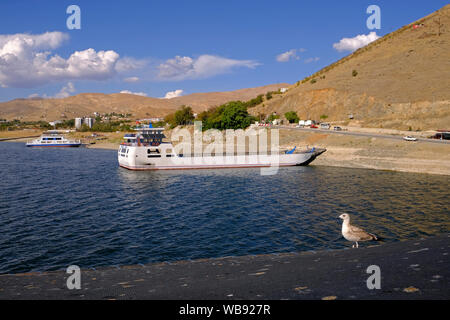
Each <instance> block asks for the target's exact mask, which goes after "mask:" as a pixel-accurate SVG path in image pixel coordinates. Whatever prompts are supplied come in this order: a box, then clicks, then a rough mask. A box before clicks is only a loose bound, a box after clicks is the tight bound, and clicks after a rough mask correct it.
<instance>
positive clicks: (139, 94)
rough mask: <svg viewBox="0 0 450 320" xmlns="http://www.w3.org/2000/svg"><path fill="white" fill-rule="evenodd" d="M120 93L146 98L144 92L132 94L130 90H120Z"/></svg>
mask: <svg viewBox="0 0 450 320" xmlns="http://www.w3.org/2000/svg"><path fill="white" fill-rule="evenodd" d="M120 93H125V94H134V95H136V96H143V97H146V96H147V94H146V93H145V92H132V91H130V90H122V91H120Z"/></svg>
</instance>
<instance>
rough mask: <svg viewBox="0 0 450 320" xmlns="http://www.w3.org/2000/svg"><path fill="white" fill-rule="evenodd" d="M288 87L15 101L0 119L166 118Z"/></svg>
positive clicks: (0, 108) (3, 107)
mask: <svg viewBox="0 0 450 320" xmlns="http://www.w3.org/2000/svg"><path fill="white" fill-rule="evenodd" d="M288 86H289V84H283V83H282V84H272V85H267V86H263V87H256V88H248V89H240V90H236V91H226V92H208V93H194V94H190V95H186V96H182V97H178V98H173V99H158V98H150V97H143V96H138V95H133V94H123V93H114V94H102V93H82V94H78V95H76V96H71V97H68V98H64V99H15V100H12V101H8V102H4V103H0V118H6V119H9V120H12V119H21V120H46V121H52V120H57V119H61V118H64V117H66V118H68V119H71V118H75V117H80V116H88V115H92V113H93V112H99V113H111V112H116V113H131V114H133V117H136V118H141V117H160V116H165V115H167V114H169V113H171V112H173V111H174V110H176V109H177V108H179V107H180V106H181V105H189V106H191V107H192V108H193V109H194V111H197V112H198V111H203V110H205V109H207V108H209V107H212V106H216V105H220V104H223V103H225V102H228V101H231V100H243V101H245V100H250V99H253V98H254V97H256V96H257V95H259V94H265V93H266V92H268V91H274V90H278V89H279V88H282V87H288Z"/></svg>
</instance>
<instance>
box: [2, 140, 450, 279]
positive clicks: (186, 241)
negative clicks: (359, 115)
mask: <svg viewBox="0 0 450 320" xmlns="http://www.w3.org/2000/svg"><path fill="white" fill-rule="evenodd" d="M0 177H1V179H0V273H18V272H28V271H44V270H57V269H63V268H66V267H67V266H69V265H71V264H76V265H79V266H80V267H83V268H86V267H97V266H111V265H128V264H137V263H149V262H156V261H173V260H183V259H197V258H209V257H221V256H230V255H248V254H263V253H275V252H291V251H305V250H320V249H337V248H343V247H348V246H349V245H350V243H348V242H346V241H345V240H344V239H343V238H342V237H341V236H340V227H341V225H340V220H339V219H338V218H337V217H338V215H339V214H340V213H342V212H348V213H350V214H352V215H353V220H354V223H355V224H357V225H360V226H363V227H365V228H366V229H368V230H369V231H371V232H374V233H376V234H378V235H380V236H382V237H383V238H385V239H386V242H395V241H400V240H405V239H409V238H415V237H419V236H424V235H433V234H435V233H442V232H448V231H449V229H450V228H449V227H450V217H449V214H448V212H449V207H450V200H449V199H450V192H449V179H448V177H446V176H434V175H425V174H409V173H395V172H384V171H373V170H359V169H344V168H331V167H314V166H310V167H294V168H283V169H280V171H279V173H278V174H277V175H275V176H261V175H260V170H259V169H239V170H231V169H225V170H194V171H171V172H132V171H127V170H125V169H121V168H119V167H118V165H117V157H116V152H115V151H109V150H91V149H84V148H81V149H33V148H31V149H27V148H26V147H25V146H24V144H22V143H0Z"/></svg>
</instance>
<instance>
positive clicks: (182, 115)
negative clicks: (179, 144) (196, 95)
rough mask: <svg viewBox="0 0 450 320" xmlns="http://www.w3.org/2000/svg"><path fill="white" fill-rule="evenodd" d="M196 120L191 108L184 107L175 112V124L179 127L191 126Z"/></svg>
mask: <svg viewBox="0 0 450 320" xmlns="http://www.w3.org/2000/svg"><path fill="white" fill-rule="evenodd" d="M194 119H195V117H194V113H193V112H192V108H191V107H188V106H184V105H183V106H181V108H180V109H179V110H177V111H176V112H175V123H176V124H177V125H186V124H190V123H192V121H193V120H194Z"/></svg>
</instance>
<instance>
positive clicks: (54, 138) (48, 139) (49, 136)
mask: <svg viewBox="0 0 450 320" xmlns="http://www.w3.org/2000/svg"><path fill="white" fill-rule="evenodd" d="M80 146H81V141H80V140H68V139H67V138H66V137H64V135H62V134H61V133H60V132H59V131H47V132H44V133H43V134H42V135H41V136H40V137H39V138H37V139H35V140H32V141H28V142H27V147H80Z"/></svg>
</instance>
